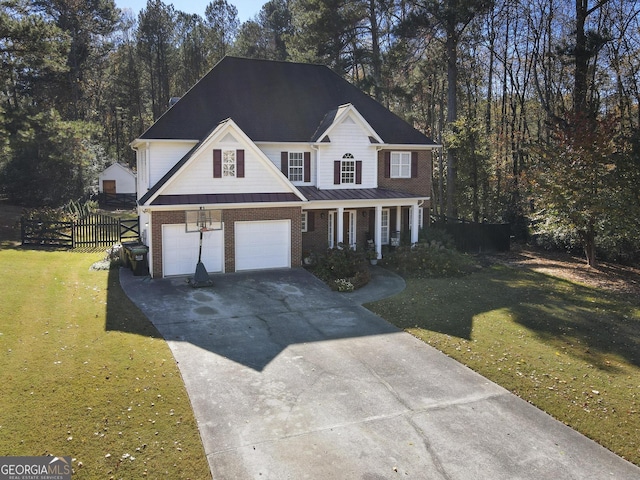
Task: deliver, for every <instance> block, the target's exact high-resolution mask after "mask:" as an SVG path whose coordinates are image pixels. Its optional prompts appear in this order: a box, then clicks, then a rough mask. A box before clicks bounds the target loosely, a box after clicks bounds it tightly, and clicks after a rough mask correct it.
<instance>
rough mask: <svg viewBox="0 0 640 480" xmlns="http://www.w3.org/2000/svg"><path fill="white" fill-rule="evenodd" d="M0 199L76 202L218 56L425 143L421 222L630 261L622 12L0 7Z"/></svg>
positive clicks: (224, 5) (307, 5)
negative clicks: (320, 79) (336, 78)
mask: <svg viewBox="0 0 640 480" xmlns="http://www.w3.org/2000/svg"><path fill="white" fill-rule="evenodd" d="M1 5H2V8H1V11H0V56H1V59H2V67H1V70H0V100H1V102H0V193H1V194H2V195H3V196H4V197H5V198H8V199H9V201H11V202H14V203H16V204H22V205H32V206H41V205H48V206H56V205H60V204H62V203H64V202H66V201H68V200H69V199H76V198H79V197H81V196H82V195H84V194H85V193H86V191H87V189H88V188H89V187H90V185H91V183H92V182H95V179H96V177H97V173H98V172H99V171H100V170H102V169H103V168H104V166H105V165H108V164H109V163H112V162H115V161H118V162H122V163H128V164H129V165H131V166H135V158H134V152H133V151H132V150H131V149H130V147H129V142H131V141H132V140H133V139H134V138H136V137H137V136H139V135H140V134H141V133H142V132H143V131H144V130H145V129H146V128H147V127H149V126H150V125H151V124H152V123H153V121H154V120H155V119H157V118H158V117H159V116H160V115H162V114H163V112H165V111H166V109H167V108H168V106H169V99H170V98H171V97H179V96H181V95H183V94H184V93H185V92H186V91H187V90H188V89H189V88H190V87H191V86H192V85H193V84H194V83H196V82H197V81H198V79H200V78H201V77H202V76H203V75H204V74H205V73H206V72H207V71H208V70H209V69H211V68H212V67H213V66H214V65H215V64H216V63H217V62H218V61H219V60H220V59H221V58H222V57H223V56H224V55H237V56H243V57H250V58H264V59H272V60H282V61H297V62H313V63H321V64H325V65H327V66H329V67H330V68H332V69H333V70H335V71H336V72H337V73H338V74H340V75H342V76H343V77H344V78H346V79H348V80H349V81H350V82H352V83H353V84H355V85H357V86H358V87H359V88H361V89H362V90H364V91H365V92H367V93H369V94H370V95H371V96H372V97H374V98H376V99H377V100H378V101H380V102H381V103H382V104H384V105H385V106H386V107H388V108H389V109H391V110H392V111H393V112H395V113H396V114H397V115H399V116H400V117H402V118H404V119H406V120H407V121H408V122H410V123H411V124H413V125H414V126H415V127H416V128H418V129H419V130H421V131H422V132H424V133H426V134H427V135H429V136H430V137H432V138H433V139H434V140H435V141H436V142H438V143H441V144H442V145H443V146H444V148H443V150H442V155H440V156H438V157H437V158H436V159H435V162H434V186H435V187H434V189H435V191H434V198H433V211H432V214H434V215H447V216H449V217H466V218H468V219H472V220H476V221H482V220H489V221H495V222H501V221H505V222H511V224H512V227H513V229H514V230H513V231H514V233H515V234H517V235H522V236H526V235H528V234H530V233H531V232H535V233H536V235H537V238H538V239H539V240H540V241H543V242H545V244H548V245H551V244H554V245H562V246H569V247H571V246H582V247H583V248H584V249H585V252H586V254H587V258H588V259H590V260H591V261H595V252H596V248H597V249H598V251H599V252H600V254H601V255H603V256H605V257H606V258H612V259H618V260H626V261H631V260H638V251H639V250H640V248H639V247H640V228H639V226H640V193H639V192H640V188H638V185H640V168H639V167H640V153H639V152H640V133H639V125H640V110H639V108H638V105H639V103H640V88H639V87H640V72H639V70H640V18H639V13H640V4H638V2H636V1H635V0H573V1H568V0H534V1H531V0H526V1H525V0H494V1H491V0H417V1H408V0H271V1H270V2H268V3H266V4H265V5H264V6H263V7H262V9H261V11H260V12H259V14H258V15H256V17H255V18H254V19H252V20H249V21H247V22H244V23H240V22H239V21H238V17H237V9H236V8H235V7H234V6H233V5H232V3H230V2H227V1H226V0H213V1H212V2H211V3H210V4H209V5H208V6H207V8H206V11H205V15H204V18H203V17H201V16H199V15H193V14H186V13H184V12H181V11H179V10H176V9H175V8H174V7H173V6H172V5H170V4H168V3H163V2H161V1H159V0H149V1H148V2H147V5H146V8H145V9H143V10H142V11H141V12H140V13H139V14H138V15H137V16H132V15H131V13H123V12H121V11H120V10H118V9H117V8H116V7H115V5H114V2H113V0H2V2H1Z"/></svg>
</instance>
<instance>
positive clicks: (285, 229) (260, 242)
mask: <svg viewBox="0 0 640 480" xmlns="http://www.w3.org/2000/svg"><path fill="white" fill-rule="evenodd" d="M235 239H236V240H235V247H236V271H239V270H261V269H266V268H287V267H290V266H291V221H290V220H268V221H260V222H236V223H235Z"/></svg>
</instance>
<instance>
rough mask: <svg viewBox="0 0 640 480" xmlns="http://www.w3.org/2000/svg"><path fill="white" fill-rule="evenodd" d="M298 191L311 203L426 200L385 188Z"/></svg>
mask: <svg viewBox="0 0 640 480" xmlns="http://www.w3.org/2000/svg"><path fill="white" fill-rule="evenodd" d="M298 190H299V191H300V193H302V195H304V196H305V198H306V199H307V200H309V201H318V200H327V201H336V200H386V199H399V198H403V199H408V198H425V196H424V195H416V194H412V193H406V192H399V191H396V190H387V189H385V188H348V189H344V188H340V189H330V190H320V189H318V188H316V187H310V186H307V187H298Z"/></svg>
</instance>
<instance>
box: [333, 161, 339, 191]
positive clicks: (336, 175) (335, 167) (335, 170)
mask: <svg viewBox="0 0 640 480" xmlns="http://www.w3.org/2000/svg"><path fill="white" fill-rule="evenodd" d="M333 184H334V185H340V160H335V161H334V162H333Z"/></svg>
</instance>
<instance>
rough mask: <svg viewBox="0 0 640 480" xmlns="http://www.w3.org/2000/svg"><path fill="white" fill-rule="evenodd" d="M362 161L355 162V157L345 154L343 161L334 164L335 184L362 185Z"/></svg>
mask: <svg viewBox="0 0 640 480" xmlns="http://www.w3.org/2000/svg"><path fill="white" fill-rule="evenodd" d="M361 183H362V160H355V159H354V157H353V155H352V154H350V153H345V154H344V155H343V156H342V160H336V161H334V163H333V184H334V185H340V184H358V185H359V184H361Z"/></svg>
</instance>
